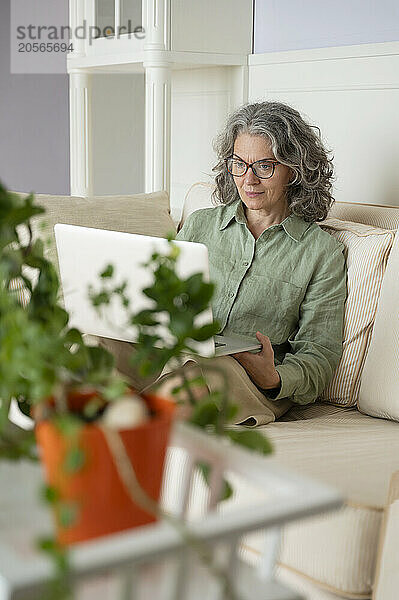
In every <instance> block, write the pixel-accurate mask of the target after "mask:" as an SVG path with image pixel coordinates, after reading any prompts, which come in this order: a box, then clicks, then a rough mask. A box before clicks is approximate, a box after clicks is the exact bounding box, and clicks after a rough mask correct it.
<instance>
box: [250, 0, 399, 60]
mask: <svg viewBox="0 0 399 600" xmlns="http://www.w3.org/2000/svg"><path fill="white" fill-rule="evenodd" d="M396 40H399V2H398V0H379V1H377V0H323V1H322V0H284V1H281V0H255V32H254V52H255V53H261V52H279V51H283V50H301V49H305V48H323V47H326V46H347V45H352V44H371V43H375V42H391V41H396Z"/></svg>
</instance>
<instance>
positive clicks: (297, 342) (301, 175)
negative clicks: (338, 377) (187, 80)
mask: <svg viewBox="0 0 399 600" xmlns="http://www.w3.org/2000/svg"><path fill="white" fill-rule="evenodd" d="M315 129H316V128H314V127H312V126H310V125H309V124H308V123H306V122H305V121H304V119H303V118H302V117H301V116H300V114H299V113H298V112H297V111H296V110H294V109H293V108H291V107H289V106H287V105H285V104H282V103H279V102H262V103H256V104H248V105H245V106H242V107H241V108H239V109H238V110H237V111H236V112H234V113H233V114H232V115H231V116H230V117H229V119H228V121H227V123H226V126H225V128H224V130H223V131H222V132H221V133H220V135H219V136H218V137H217V139H216V142H215V150H216V153H217V156H218V159H219V160H218V163H217V164H216V166H215V167H214V169H213V171H214V172H215V173H216V177H215V181H216V190H215V192H214V199H215V200H216V203H217V204H218V206H217V207H216V208H210V209H205V210H200V211H197V212H195V213H193V214H192V215H190V217H189V218H188V219H187V220H186V222H185V224H184V226H183V228H182V229H181V231H180V232H179V234H178V236H177V239H178V240H187V241H194V242H202V243H204V244H206V246H207V247H208V250H209V259H210V275H211V280H212V281H214V283H215V284H216V291H215V295H214V298H213V311H214V316H215V319H217V320H218V321H219V323H220V324H221V332H222V333H225V334H239V335H250V336H254V337H255V336H256V337H257V338H258V340H259V342H260V343H261V344H262V350H261V351H260V352H259V353H257V354H253V353H249V352H241V353H239V354H235V355H234V359H232V358H231V357H229V358H226V359H224V364H225V365H227V366H228V368H229V370H230V377H231V378H232V380H233V387H234V385H235V382H239V386H244V387H243V388H242V389H241V387H240V391H239V393H238V394H237V400H238V401H239V402H240V405H241V410H240V420H241V421H243V420H244V421H245V424H252V425H258V424H264V423H267V422H270V421H271V420H274V418H275V417H276V416H280V414H281V413H282V412H284V411H285V410H287V408H288V407H289V406H290V405H291V403H292V402H295V403H299V404H308V403H310V402H314V401H315V400H316V398H317V397H318V396H319V395H320V393H321V392H322V390H323V389H324V388H325V387H326V385H327V383H328V382H329V381H330V379H331V377H332V375H333V372H334V370H335V368H336V367H337V365H338V362H339V360H340V357H341V353H342V333H343V314H344V302H345V297H346V272H345V260H344V256H343V253H342V249H343V246H342V244H340V243H339V242H338V241H337V240H335V238H333V237H332V236H330V235H329V234H328V233H326V232H324V231H323V230H322V229H321V228H320V227H319V226H318V225H317V224H316V222H317V221H322V220H323V219H325V218H326V216H327V213H328V211H329V209H330V207H331V204H332V202H333V198H332V196H331V185H332V175H333V168H332V163H331V161H330V160H329V159H328V155H327V152H326V150H325V149H324V147H323V144H322V142H321V140H320V135H319V130H317V132H316V131H315ZM218 360H219V359H218ZM240 365H241V367H240ZM245 377H246V378H247V379H248V381H244V379H245ZM237 378H238V379H237ZM244 390H245V391H246V392H245V394H244ZM244 395H245V398H244ZM249 396H251V398H249Z"/></svg>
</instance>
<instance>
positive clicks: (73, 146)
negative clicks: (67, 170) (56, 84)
mask: <svg viewBox="0 0 399 600" xmlns="http://www.w3.org/2000/svg"><path fill="white" fill-rule="evenodd" d="M69 91H70V120H71V122H70V132H71V135H70V152H71V195H72V196H90V195H92V193H93V182H92V174H93V169H92V159H93V157H92V135H91V133H92V132H91V129H92V128H91V76H90V75H89V74H87V73H84V72H82V71H79V69H74V70H72V71H70V73H69Z"/></svg>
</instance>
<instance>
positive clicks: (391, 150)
mask: <svg viewBox="0 0 399 600" xmlns="http://www.w3.org/2000/svg"><path fill="white" fill-rule="evenodd" d="M262 100H279V101H282V102H286V103H287V104H290V105H292V106H294V107H295V108H297V109H298V110H299V111H300V112H301V113H302V114H303V115H304V116H306V117H307V118H308V119H309V121H310V122H312V123H313V124H315V125H318V126H319V127H320V129H321V131H322V135H323V138H324V140H325V142H326V144H327V146H328V147H329V148H330V149H331V150H332V152H333V154H334V157H335V158H334V164H335V168H336V177H337V179H336V184H335V188H334V195H335V198H336V200H339V201H341V202H366V203H370V204H383V205H393V206H399V168H398V165H399V144H398V139H399V119H398V107H399V42H390V43H383V44H362V45H359V46H345V47H338V48H323V49H318V50H302V51H292V52H279V53H267V54H257V55H252V56H250V57H249V101H250V102H255V101H262Z"/></svg>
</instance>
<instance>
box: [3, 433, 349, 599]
mask: <svg viewBox="0 0 399 600" xmlns="http://www.w3.org/2000/svg"><path fill="white" fill-rule="evenodd" d="M169 452H170V454H169V459H168V466H167V469H166V474H165V481H164V490H163V505H164V507H165V508H167V509H173V512H174V513H175V514H178V515H180V516H184V517H185V518H186V519H187V520H188V526H189V527H190V531H191V532H192V533H193V534H195V535H196V536H197V537H198V539H200V540H202V541H203V542H204V543H207V544H209V546H210V547H211V548H212V549H214V550H215V553H216V554H215V556H218V557H219V559H220V560H221V561H222V564H223V565H224V566H225V568H226V572H227V573H228V576H229V580H230V581H231V582H232V583H234V586H235V589H236V591H237V597H239V598H241V599H242V600H247V599H248V600H249V599H251V600H257V599H259V600H260V599H262V600H298V599H299V596H298V595H296V594H295V593H293V592H292V591H289V590H287V589H285V588H284V587H283V586H281V585H280V584H278V583H276V582H275V581H273V565H274V560H275V556H276V553H277V550H278V540H279V528H280V527H281V526H282V525H283V524H284V523H286V522H288V521H292V520H297V519H299V518H302V517H306V516H310V515H313V514H316V513H320V512H323V511H328V510H333V509H336V508H338V507H339V506H340V505H341V503H342V498H341V497H340V495H339V494H338V493H337V492H336V491H335V490H332V489H331V488H329V487H327V486H325V485H322V484H319V483H317V482H314V481H311V480H309V479H305V478H304V477H299V476H297V475H296V474H293V473H291V472H288V471H286V470H285V469H281V468H280V467H279V465H278V464H276V462H275V460H274V459H273V457H262V456H260V455H258V454H255V453H252V452H248V451H245V450H242V449H241V448H238V447H237V446H232V445H231V444H229V443H227V442H226V443H225V442H224V441H223V442H222V443H220V442H219V441H218V440H216V439H214V438H212V437H210V436H207V435H204V434H203V433H202V432H201V431H199V430H197V429H195V428H193V427H189V426H187V425H182V424H178V425H176V426H175V428H174V432H173V436H172V440H171V444H170V449H169ZM198 460H201V461H208V462H209V463H211V464H212V465H213V475H212V482H213V490H214V491H213V492H211V493H210V494H209V493H207V492H206V488H205V487H204V486H203V485H202V484H201V480H200V479H199V478H198V476H197V475H196V476H194V477H193V476H192V473H193V465H194V464H195V463H196V462H197V461H198ZM223 473H224V474H225V476H226V477H227V478H228V479H230V481H231V482H232V484H233V486H235V485H238V488H239V493H238V495H237V498H235V499H234V500H228V501H227V502H225V503H221V504H220V505H219V507H218V508H217V509H215V506H216V504H217V502H216V501H217V490H218V489H220V480H221V477H222V476H223ZM40 482H41V472H40V467H38V466H37V465H34V464H28V463H25V462H23V463H16V464H15V463H4V462H2V463H0V489H1V495H0V600H28V599H29V600H30V599H35V600H39V599H40V598H41V591H40V590H42V589H43V583H44V582H45V581H46V580H47V579H48V577H49V575H50V573H51V569H52V565H51V564H50V562H49V561H48V560H47V559H46V557H44V556H43V555H42V554H40V553H38V552H37V551H35V550H34V549H33V540H34V539H35V538H37V537H38V536H39V535H43V534H45V533H47V532H49V531H51V519H50V516H49V514H48V512H47V509H46V508H45V507H44V506H43V505H42V504H40V502H39V501H38V494H37V489H38V486H39V485H40ZM192 489H195V493H194V500H193V498H192V497H191V500H190V493H192V491H191V492H190V490H192ZM265 528H267V529H268V532H267V533H266V535H265V540H264V552H263V555H262V557H261V559H260V561H259V565H258V566H257V568H256V570H255V569H254V568H253V567H251V566H249V565H248V564H246V563H245V562H244V561H243V560H242V558H241V551H240V540H241V538H242V536H243V535H244V534H248V533H249V532H254V531H256V530H261V529H265ZM71 564H72V566H73V574H74V581H75V582H76V598H79V600H89V599H95V600H102V599H106V600H108V599H110V600H111V599H112V600H118V599H119V598H121V599H123V600H127V599H129V600H130V599H135V600H137V599H139V600H141V599H142V598H143V599H144V598H145V599H146V600H148V599H149V598H151V600H152V599H154V600H180V599H184V600H197V598H198V599H201V600H205V599H206V600H216V599H218V598H222V597H223V596H221V595H220V588H219V586H218V584H217V583H216V582H215V580H213V579H212V578H211V577H210V576H209V571H208V570H207V568H206V567H204V565H202V564H198V559H197V556H196V553H195V551H194V550H192V549H190V548H187V546H185V544H184V543H183V541H182V539H181V537H180V535H179V533H178V532H177V531H176V530H175V529H174V528H173V527H172V526H171V525H169V524H167V523H164V522H161V523H157V524H155V525H148V526H146V527H141V528H138V529H135V530H131V531H128V532H124V533H121V534H115V535H112V536H108V537H104V538H100V539H98V540H96V541H94V542H90V543H84V544H79V545H77V546H75V547H74V549H73V550H72V551H71Z"/></svg>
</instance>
